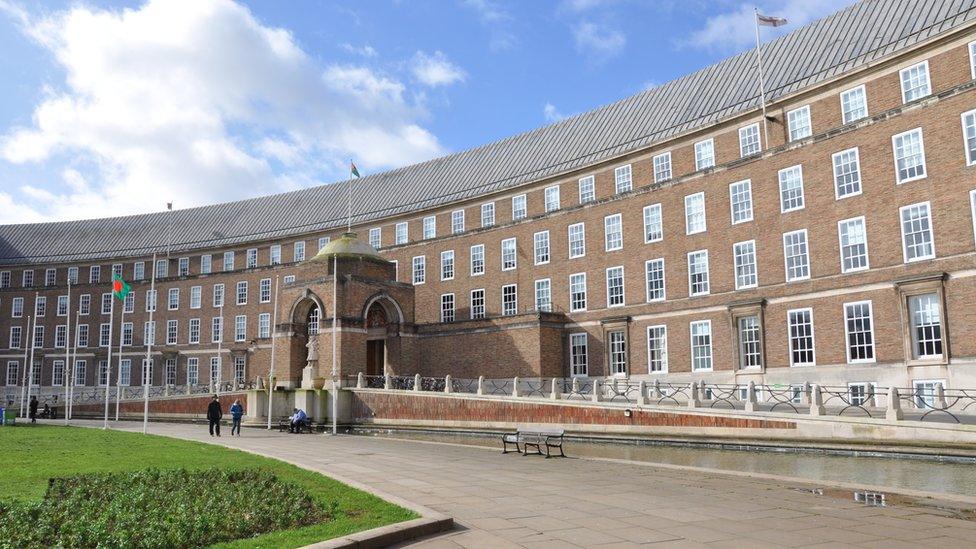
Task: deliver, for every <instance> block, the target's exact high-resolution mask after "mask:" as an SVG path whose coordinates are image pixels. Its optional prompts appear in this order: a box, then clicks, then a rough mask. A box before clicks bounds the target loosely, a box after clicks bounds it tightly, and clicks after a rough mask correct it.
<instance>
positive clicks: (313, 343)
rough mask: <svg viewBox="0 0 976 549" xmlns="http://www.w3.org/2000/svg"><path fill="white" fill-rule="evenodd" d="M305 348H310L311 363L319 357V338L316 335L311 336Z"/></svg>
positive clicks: (309, 357)
mask: <svg viewBox="0 0 976 549" xmlns="http://www.w3.org/2000/svg"><path fill="white" fill-rule="evenodd" d="M305 348H307V349H308V359H307V360H308V363H309V365H311V364H312V363H314V362H315V361H317V360H318V359H319V338H318V337H316V336H314V335H313V336H311V337H309V338H308V343H306V344H305Z"/></svg>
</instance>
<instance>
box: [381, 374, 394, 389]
mask: <svg viewBox="0 0 976 549" xmlns="http://www.w3.org/2000/svg"><path fill="white" fill-rule="evenodd" d="M391 387H393V379H392V378H391V377H390V374H386V375H384V376H383V388H384V389H390V388H391Z"/></svg>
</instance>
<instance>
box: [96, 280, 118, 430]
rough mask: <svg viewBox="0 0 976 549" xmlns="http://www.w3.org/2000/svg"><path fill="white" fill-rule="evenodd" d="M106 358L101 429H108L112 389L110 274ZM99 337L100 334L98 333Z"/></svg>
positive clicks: (113, 315)
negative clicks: (109, 396)
mask: <svg viewBox="0 0 976 549" xmlns="http://www.w3.org/2000/svg"><path fill="white" fill-rule="evenodd" d="M108 303H109V305H108V358H107V359H106V360H105V421H104V422H103V423H102V429H108V394H109V392H110V391H111V389H112V331H113V330H112V328H113V326H114V322H115V275H114V273H113V275H112V293H110V294H109V301H108ZM99 338H101V335H99ZM101 376H102V369H101V368H99V369H98V377H101Z"/></svg>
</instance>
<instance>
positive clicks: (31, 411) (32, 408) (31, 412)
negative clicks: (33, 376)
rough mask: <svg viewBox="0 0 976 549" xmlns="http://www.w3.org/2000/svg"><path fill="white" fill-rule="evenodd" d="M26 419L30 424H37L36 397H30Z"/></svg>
mask: <svg viewBox="0 0 976 549" xmlns="http://www.w3.org/2000/svg"><path fill="white" fill-rule="evenodd" d="M21 402H23V401H21ZM27 417H29V418H30V420H31V423H37V397H36V396H32V397H31V399H30V404H28V408H27Z"/></svg>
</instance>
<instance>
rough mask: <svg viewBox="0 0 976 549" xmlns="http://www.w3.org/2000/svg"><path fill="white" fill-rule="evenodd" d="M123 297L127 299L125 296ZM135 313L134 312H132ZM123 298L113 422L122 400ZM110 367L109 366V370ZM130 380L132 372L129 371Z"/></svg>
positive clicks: (117, 414) (117, 416) (116, 419)
mask: <svg viewBox="0 0 976 549" xmlns="http://www.w3.org/2000/svg"><path fill="white" fill-rule="evenodd" d="M125 297H129V295H128V294H126V296H125ZM133 312H135V311H133ZM124 334H125V298H122V314H121V315H120V317H119V371H118V373H117V374H116V375H115V421H118V420H119V401H120V400H122V342H123V341H125V337H124ZM111 367H112V365H111V364H109V368H111ZM129 376H130V379H131V376H132V370H131V368H130V370H129Z"/></svg>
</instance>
